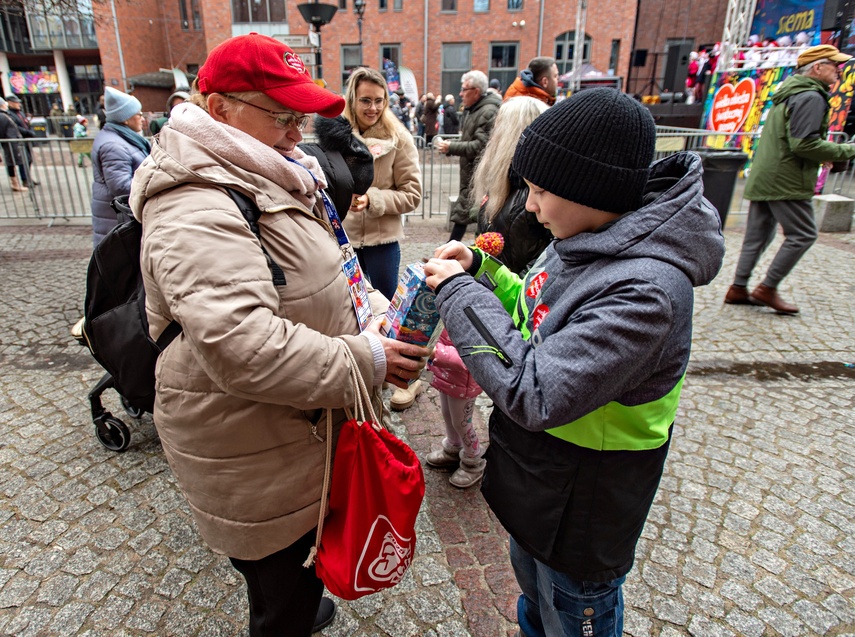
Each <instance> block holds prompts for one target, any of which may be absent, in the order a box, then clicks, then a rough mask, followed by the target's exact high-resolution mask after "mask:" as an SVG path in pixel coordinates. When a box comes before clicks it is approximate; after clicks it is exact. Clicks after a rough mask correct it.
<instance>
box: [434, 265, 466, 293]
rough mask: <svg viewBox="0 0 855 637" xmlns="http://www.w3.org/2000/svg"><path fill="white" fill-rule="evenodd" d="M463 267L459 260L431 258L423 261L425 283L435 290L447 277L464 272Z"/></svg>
mask: <svg viewBox="0 0 855 637" xmlns="http://www.w3.org/2000/svg"><path fill="white" fill-rule="evenodd" d="M464 271H465V270H464V268H463V266H462V265H460V262H459V261H455V260H453V259H436V258H434V259H431V260H430V261H428V262H427V263H425V274H426V275H427V278H426V279H425V283H427V284H428V287H429V288H430V289H431V290H435V289H436V288H437V286H439V284H440V283H442V282H443V281H445V280H446V279H447V278H448V277H450V276H454V275H455V274H460V273H461V272H464Z"/></svg>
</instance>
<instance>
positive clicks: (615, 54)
mask: <svg viewBox="0 0 855 637" xmlns="http://www.w3.org/2000/svg"><path fill="white" fill-rule="evenodd" d="M619 61H620V40H612V52H611V53H609V75H617V67H618V62H619Z"/></svg>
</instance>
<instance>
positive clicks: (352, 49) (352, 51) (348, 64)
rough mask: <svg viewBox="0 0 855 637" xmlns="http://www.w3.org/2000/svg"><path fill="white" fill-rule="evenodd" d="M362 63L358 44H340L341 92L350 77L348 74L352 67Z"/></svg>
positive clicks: (351, 71) (360, 48)
mask: <svg viewBox="0 0 855 637" xmlns="http://www.w3.org/2000/svg"><path fill="white" fill-rule="evenodd" d="M361 64H362V47H360V46H359V45H358V44H342V45H341V90H342V93H343V92H344V90H345V87H346V86H347V80H348V79H350V74H351V73H353V69H355V68H358V67H359V66H361Z"/></svg>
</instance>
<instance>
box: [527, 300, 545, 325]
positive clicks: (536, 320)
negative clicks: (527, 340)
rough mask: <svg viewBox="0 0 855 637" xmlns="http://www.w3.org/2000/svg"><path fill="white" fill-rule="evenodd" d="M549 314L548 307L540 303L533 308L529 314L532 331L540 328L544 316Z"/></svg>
mask: <svg viewBox="0 0 855 637" xmlns="http://www.w3.org/2000/svg"><path fill="white" fill-rule="evenodd" d="M547 314H549V306H548V305H544V304H543V303H541V304H540V305H538V306H537V307H536V308H534V312H532V313H531V324H532V327H534V329H537V328H538V327H540V324H541V323H543V319H545V318H546V315H547Z"/></svg>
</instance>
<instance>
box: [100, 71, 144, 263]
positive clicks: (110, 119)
mask: <svg viewBox="0 0 855 637" xmlns="http://www.w3.org/2000/svg"><path fill="white" fill-rule="evenodd" d="M104 112H105V115H106V118H107V123H106V124H104V128H102V129H101V130H100V131H99V133H98V134H97V135H96V136H95V141H94V142H93V143H92V179H93V183H92V243H93V246H97V245H98V244H99V243H100V242H101V240H102V239H103V238H104V237H105V236H106V235H107V233H108V232H109V231H110V230H111V229H112V228H114V227H115V226H116V224H117V223H118V220H117V219H116V212H115V211H114V210H113V208H112V207H111V206H110V202H111V201H113V198H114V197H118V196H120V195H128V194H130V192H131V180H132V179H133V177H134V172H135V171H136V169H137V167H138V166H139V165H140V164H141V163H142V162H143V160H144V159H145V158H146V157H147V156H148V154H149V153H150V152H151V145H150V144H149V142H148V140H147V139H146V138H145V137H143V136H142V129H143V124H144V123H145V119H144V118H143V114H142V105H141V104H140V101H139V100H138V99H137V98H135V97H134V96H133V95H128V94H127V93H122V91H118V90H116V89H114V88H111V87H109V86H108V87H107V88H106V89H105V91H104Z"/></svg>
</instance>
